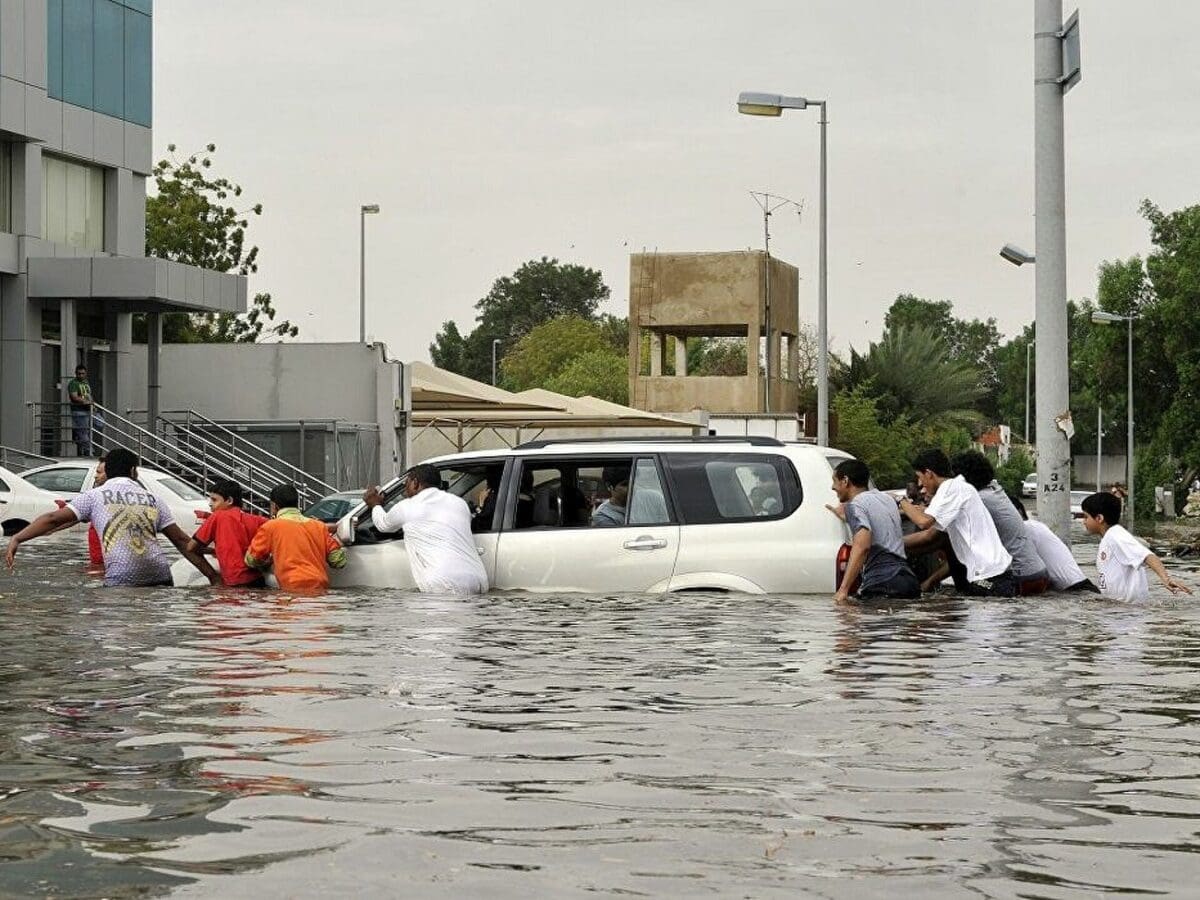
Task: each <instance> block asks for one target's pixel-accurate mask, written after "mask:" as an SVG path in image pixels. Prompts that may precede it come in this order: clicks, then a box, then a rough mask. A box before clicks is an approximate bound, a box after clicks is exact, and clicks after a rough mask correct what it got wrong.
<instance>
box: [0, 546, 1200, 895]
mask: <svg viewBox="0 0 1200 900" xmlns="http://www.w3.org/2000/svg"><path fill="white" fill-rule="evenodd" d="M81 548H82V542H81V540H80V539H79V538H78V537H77V536H76V537H70V536H66V537H63V538H56V539H53V540H50V541H45V542H41V543H34V544H29V545H27V546H25V547H24V548H22V556H21V566H20V569H19V571H18V574H17V575H15V576H7V575H0V625H2V627H0V685H2V690H0V748H2V750H0V895H2V896H31V895H32V896H58V895H61V896H96V897H100V896H107V897H125V896H146V895H155V894H160V893H176V894H179V895H181V896H216V895H221V896H255V897H258V898H265V897H285V896H297V895H313V894H338V895H357V896H392V895H397V894H407V895H411V896H423V897H425V896H433V897H440V896H442V897H462V896H483V895H486V896H489V897H519V898H528V897H530V896H541V895H550V896H556V897H583V896H597V895H600V896H606V895H620V896H690V897H696V896H714V897H716V896H721V897H730V896H734V897H743V896H744V897H771V896H779V897H798V896H800V897H836V898H851V897H853V898H874V897H879V898H883V897H899V896H912V897H918V896H937V897H1014V898H1015V897H1045V898H1058V897H1064V898H1065V897H1072V898H1073V897H1094V896H1098V895H1102V894H1103V895H1114V894H1115V895H1120V894H1123V893H1146V894H1149V895H1152V896H1180V897H1186V896H1192V897H1194V896H1197V894H1198V892H1200V888H1198V887H1197V886H1198V885H1200V856H1198V855H1197V851H1198V850H1200V837H1198V836H1197V832H1198V830H1200V725H1198V722H1200V678H1198V675H1200V601H1197V600H1192V599H1189V598H1171V597H1169V596H1158V595H1156V599H1155V600H1154V601H1153V602H1151V603H1148V604H1143V605H1130V604H1119V603H1112V602H1108V601H1100V600H1095V599H1090V598H1078V597H1050V598H1036V599H1031V600H1025V601H980V600H969V601H965V600H960V599H956V598H953V597H941V598H938V599H934V600H928V601H924V602H922V603H919V604H910V605H907V606H903V607H897V608H893V609H888V608H882V607H875V608H869V609H859V608H837V607H835V606H834V605H833V604H832V603H831V602H830V601H829V600H828V599H827V598H825V597H739V596H697V595H684V596H674V597H643V596H617V597H582V596H578V597H545V596H496V597H486V598H476V599H471V600H447V599H439V598H431V597H423V596H420V595H412V594H395V593H390V592H386V591H369V592H362V593H348V592H340V593H332V594H329V595H327V596H325V597H322V598H318V599H289V598H287V597H284V596H281V595H279V594H275V593H266V592H263V593H239V592H236V591H224V592H220V591H210V590H207V589H205V590H181V589H163V590H153V591H128V590H120V589H103V588H101V587H100V586H99V583H98V581H97V580H96V579H94V578H93V579H89V578H86V577H84V576H83V574H82V565H81V564H80V563H79V560H80V559H81V557H82V553H81ZM1092 552H1094V551H1092ZM1080 555H1081V558H1086V556H1087V555H1088V554H1087V552H1086V551H1081V554H1080ZM1085 571H1086V570H1085ZM1185 577H1189V578H1190V580H1191V581H1192V583H1195V582H1196V581H1197V579H1196V578H1195V575H1194V573H1192V574H1191V575H1190V576H1186V573H1185Z"/></svg>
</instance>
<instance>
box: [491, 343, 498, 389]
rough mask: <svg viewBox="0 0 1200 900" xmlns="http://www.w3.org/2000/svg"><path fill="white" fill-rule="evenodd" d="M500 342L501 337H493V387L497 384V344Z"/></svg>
mask: <svg viewBox="0 0 1200 900" xmlns="http://www.w3.org/2000/svg"><path fill="white" fill-rule="evenodd" d="M499 343H500V338H492V387H495V386H496V345H497V344H499Z"/></svg>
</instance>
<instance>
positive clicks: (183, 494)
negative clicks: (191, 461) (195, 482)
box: [157, 475, 208, 500]
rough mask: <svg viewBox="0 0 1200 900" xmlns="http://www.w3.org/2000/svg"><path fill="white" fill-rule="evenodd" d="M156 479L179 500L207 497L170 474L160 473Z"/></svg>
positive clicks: (203, 498)
mask: <svg viewBox="0 0 1200 900" xmlns="http://www.w3.org/2000/svg"><path fill="white" fill-rule="evenodd" d="M157 481H158V483H159V484H161V485H162V486H163V487H165V488H166V489H167V490H168V491H170V492H171V493H172V494H174V495H175V496H177V497H179V498H180V499H181V500H205V499H207V498H208V495H207V494H202V493H200V492H199V491H198V490H196V489H195V488H194V487H192V486H191V485H190V484H186V483H185V482H182V481H180V480H179V479H178V478H173V477H171V476H170V475H160V476H159V477H158V479H157Z"/></svg>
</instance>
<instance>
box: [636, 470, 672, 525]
mask: <svg viewBox="0 0 1200 900" xmlns="http://www.w3.org/2000/svg"><path fill="white" fill-rule="evenodd" d="M628 521H629V524H630V525H664V524H666V523H668V522H670V521H671V514H670V512H668V510H667V498H666V494H665V492H664V491H663V486H662V478H661V477H660V476H659V474H658V465H657V464H656V463H655V462H654V460H652V459H639V460H638V461H637V464H636V465H635V466H634V468H633V486H632V488H630V492H629V517H628Z"/></svg>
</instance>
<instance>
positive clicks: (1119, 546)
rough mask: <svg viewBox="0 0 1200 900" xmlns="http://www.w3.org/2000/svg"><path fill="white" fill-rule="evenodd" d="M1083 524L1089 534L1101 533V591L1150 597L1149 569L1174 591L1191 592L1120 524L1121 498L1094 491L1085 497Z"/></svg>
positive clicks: (1124, 597)
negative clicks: (1147, 571)
mask: <svg viewBox="0 0 1200 900" xmlns="http://www.w3.org/2000/svg"><path fill="white" fill-rule="evenodd" d="M1081 505H1082V507H1083V527H1084V528H1086V529H1087V530H1088V533H1089V534H1098V535H1100V546H1099V548H1097V550H1096V571H1097V572H1098V573H1099V575H1100V593H1101V594H1103V595H1104V596H1105V597H1108V598H1109V599H1110V600H1147V599H1149V597H1150V584H1149V582H1148V581H1147V579H1146V569H1150V570H1152V571H1153V572H1154V574H1155V575H1157V576H1158V580H1159V581H1161V582H1162V585H1163V587H1165V588H1166V589H1167V590H1168V591H1170V592H1171V593H1172V594H1179V593H1184V594H1190V593H1191V592H1192V591H1191V589H1190V588H1188V587H1187V586H1186V585H1183V584H1180V583H1179V582H1178V581H1176V580H1175V579H1174V578H1172V577H1171V576H1170V575H1169V574H1168V573H1167V570H1166V567H1164V566H1163V564H1162V560H1161V559H1159V558H1158V557H1157V556H1155V555H1154V554H1153V553H1151V552H1150V548H1149V547H1147V546H1146V545H1145V544H1143V543H1142V542H1141V541H1139V540H1138V539H1137V538H1135V537H1134V536H1133V535H1132V534H1130V533H1129V532H1128V531H1126V530H1125V529H1124V528H1123V527H1122V526H1121V525H1120V522H1121V501H1120V500H1119V499H1118V498H1117V497H1115V496H1113V495H1112V494H1092V495H1091V496H1090V497H1086V498H1084V501H1083V503H1082V504H1081Z"/></svg>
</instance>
